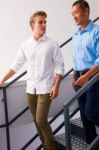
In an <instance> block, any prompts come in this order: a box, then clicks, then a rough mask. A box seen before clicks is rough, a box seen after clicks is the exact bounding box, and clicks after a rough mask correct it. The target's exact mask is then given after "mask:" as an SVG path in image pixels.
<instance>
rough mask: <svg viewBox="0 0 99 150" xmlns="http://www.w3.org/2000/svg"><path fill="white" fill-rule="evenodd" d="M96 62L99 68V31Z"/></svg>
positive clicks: (98, 34) (98, 33)
mask: <svg viewBox="0 0 99 150" xmlns="http://www.w3.org/2000/svg"><path fill="white" fill-rule="evenodd" d="M95 37H96V61H95V65H96V66H97V67H99V30H98V32H97V34H96V36H95Z"/></svg>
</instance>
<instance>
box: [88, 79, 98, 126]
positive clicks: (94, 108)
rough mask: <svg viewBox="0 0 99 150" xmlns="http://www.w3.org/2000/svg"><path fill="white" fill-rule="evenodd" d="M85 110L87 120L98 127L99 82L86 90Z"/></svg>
mask: <svg viewBox="0 0 99 150" xmlns="http://www.w3.org/2000/svg"><path fill="white" fill-rule="evenodd" d="M85 108H86V109H85V114H86V117H87V119H88V120H90V121H92V122H93V123H94V124H96V125H97V126H99V81H98V82H96V83H95V84H94V85H93V86H92V87H90V88H89V89H88V91H87V102H86V107H85Z"/></svg>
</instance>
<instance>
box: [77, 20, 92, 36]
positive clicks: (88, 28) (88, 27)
mask: <svg viewBox="0 0 99 150" xmlns="http://www.w3.org/2000/svg"><path fill="white" fill-rule="evenodd" d="M92 27H93V21H90V22H89V24H88V25H87V27H86V28H85V29H83V30H82V32H83V31H88V32H90V31H91V29H92ZM80 28H81V27H79V28H78V30H77V31H76V32H75V34H76V35H77V34H79V33H81V31H80Z"/></svg>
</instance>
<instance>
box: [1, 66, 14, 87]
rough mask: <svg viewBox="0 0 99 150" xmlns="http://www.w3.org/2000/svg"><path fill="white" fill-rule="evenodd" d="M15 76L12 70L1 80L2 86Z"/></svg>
mask: <svg viewBox="0 0 99 150" xmlns="http://www.w3.org/2000/svg"><path fill="white" fill-rule="evenodd" d="M14 74H15V72H14V71H13V70H12V69H9V70H8V72H7V73H6V75H5V76H4V77H3V78H2V79H1V80H0V86H2V85H3V83H4V82H5V81H7V80H8V79H10V78H11V77H12V76H13V75H14Z"/></svg>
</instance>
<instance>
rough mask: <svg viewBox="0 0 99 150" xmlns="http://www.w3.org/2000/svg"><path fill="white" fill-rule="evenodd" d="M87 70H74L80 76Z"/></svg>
mask: <svg viewBox="0 0 99 150" xmlns="http://www.w3.org/2000/svg"><path fill="white" fill-rule="evenodd" d="M88 71H89V70H84V71H76V70H75V73H76V74H77V75H78V76H81V75H84V74H85V73H87V72H88Z"/></svg>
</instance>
